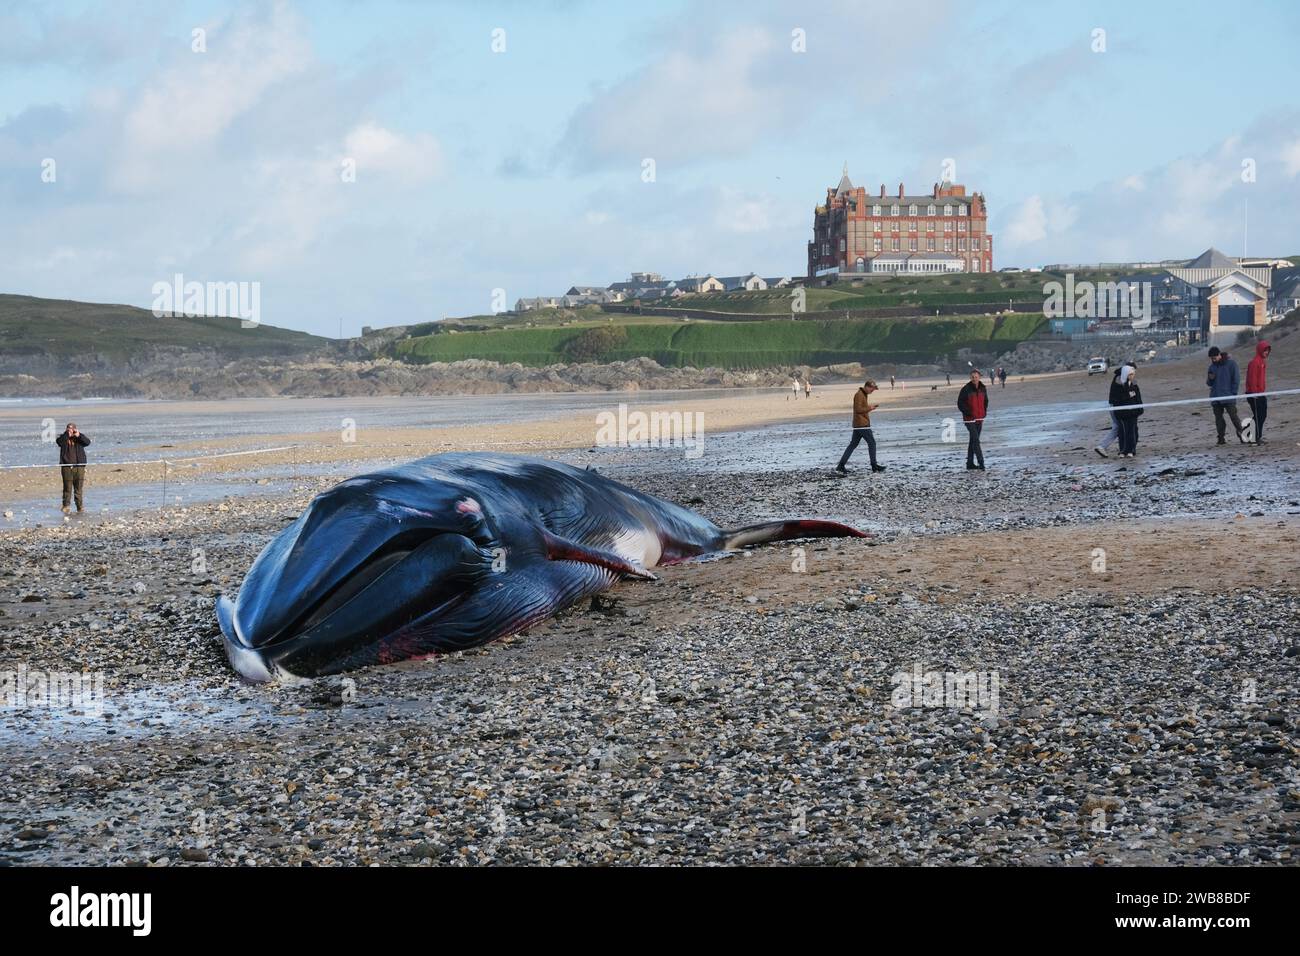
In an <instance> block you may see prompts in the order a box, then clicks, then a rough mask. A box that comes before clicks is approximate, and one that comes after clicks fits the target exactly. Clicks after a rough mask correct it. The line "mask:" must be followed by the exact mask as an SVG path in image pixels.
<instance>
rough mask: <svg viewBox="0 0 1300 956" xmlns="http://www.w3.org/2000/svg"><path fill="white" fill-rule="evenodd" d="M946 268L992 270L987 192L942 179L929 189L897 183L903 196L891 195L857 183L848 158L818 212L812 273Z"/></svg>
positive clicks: (811, 248)
mask: <svg viewBox="0 0 1300 956" xmlns="http://www.w3.org/2000/svg"><path fill="white" fill-rule="evenodd" d="M918 257H924V258H918ZM953 263H955V264H956V267H955V268H953V267H952V264H953ZM948 271H955V272H992V271H993V236H992V235H991V234H990V233H989V231H988V210H987V208H986V206H985V204H984V196H983V194H982V193H971V194H970V195H967V193H966V187H965V186H962V185H959V184H957V183H949V182H944V183H935V184H934V188H933V189H931V191H930V192H929V193H927V194H913V195H909V194H908V193H907V191H906V190H905V189H904V188H903V184H902V183H899V185H898V193H897V195H892V194H891V195H888V196H887V195H885V187H884V186H883V185H882V186H881V187H880V192H879V194H878V195H870V194H868V193H867V191H866V189H865V188H864V187H862V186H855V185H853V183H852V181H851V180H850V179H849V170H848V166H847V164H846V165H845V167H844V175H843V176H842V177H841V178H840V182H839V185H838V186H836V187H834V188H831V189H827V190H826V202H825V203H823V204H822V205H819V206H818V207H817V209H816V211H815V213H814V215H813V238H812V241H811V242H809V243H808V277H809V278H814V277H816V276H829V275H835V274H842V273H888V274H897V273H900V272H903V273H908V274H912V273H920V272H948Z"/></svg>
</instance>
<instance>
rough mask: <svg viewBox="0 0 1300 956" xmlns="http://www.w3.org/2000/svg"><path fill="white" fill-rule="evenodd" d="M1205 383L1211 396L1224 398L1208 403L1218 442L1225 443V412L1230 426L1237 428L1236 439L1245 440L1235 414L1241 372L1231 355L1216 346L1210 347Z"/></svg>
mask: <svg viewBox="0 0 1300 956" xmlns="http://www.w3.org/2000/svg"><path fill="white" fill-rule="evenodd" d="M1205 384H1206V385H1208V386H1210V397H1211V398H1214V399H1224V400H1223V401H1215V402H1211V403H1210V405H1211V407H1212V408H1213V409H1214V430H1215V431H1216V432H1217V433H1218V435H1219V441H1218V444H1220V445H1225V444H1227V442H1226V441H1225V440H1224V437H1223V436H1224V434H1225V433H1226V432H1227V430H1228V427H1227V425H1225V424H1224V421H1223V416H1224V414H1225V413H1226V414H1227V416H1228V417H1229V418H1231V419H1232V427H1233V428H1235V429H1236V430H1237V440H1238V441H1245V439H1244V438H1242V437H1241V419H1240V418H1239V417H1238V416H1237V393H1238V392H1239V391H1241V372H1240V370H1238V368H1237V363H1236V362H1235V361H1233V360H1232V357H1231V356H1229V355H1228V353H1227V352H1221V351H1219V348H1218V346H1215V347H1213V348H1211V349H1210V367H1209V368H1208V369H1207V370H1206V372H1205Z"/></svg>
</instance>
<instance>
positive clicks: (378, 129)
mask: <svg viewBox="0 0 1300 956" xmlns="http://www.w3.org/2000/svg"><path fill="white" fill-rule="evenodd" d="M342 158H347V159H354V160H356V164H357V177H358V179H360V178H361V177H362V176H365V175H366V174H367V173H369V172H378V173H381V174H391V175H393V176H396V177H397V178H398V179H400V180H401V181H402V182H404V183H406V184H408V185H409V184H413V183H419V182H424V181H426V180H428V179H431V178H433V177H434V176H436V175H438V174H439V173H440V172H441V171H442V150H441V148H440V147H439V146H438V141H437V140H435V139H434V138H433V137H432V136H430V135H429V134H427V133H419V134H416V135H415V136H403V135H401V134H400V133H394V132H393V131H392V130H389V129H385V128H384V127H382V126H379V125H378V124H376V123H362V124H361V125H359V126H356V127H354V128H353V129H351V130H349V131H348V134H347V137H346V138H345V139H344V142H343V157H342ZM336 168H338V167H336Z"/></svg>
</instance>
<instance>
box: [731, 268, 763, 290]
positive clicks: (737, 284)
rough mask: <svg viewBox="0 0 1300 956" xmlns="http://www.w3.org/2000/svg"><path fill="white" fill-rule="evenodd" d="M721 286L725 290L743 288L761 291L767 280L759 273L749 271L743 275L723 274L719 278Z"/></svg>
mask: <svg viewBox="0 0 1300 956" xmlns="http://www.w3.org/2000/svg"><path fill="white" fill-rule="evenodd" d="M721 282H722V288H723V289H724V290H725V291H727V292H736V291H740V290H743V291H745V292H761V291H762V290H763V289H766V288H767V281H766V280H765V279H764V278H763V277H762V276H760V275H756V274H755V273H753V272H751V273H749V274H748V275H743V276H723V277H722V279H721Z"/></svg>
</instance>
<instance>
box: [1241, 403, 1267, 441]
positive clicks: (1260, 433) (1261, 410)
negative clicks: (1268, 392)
mask: <svg viewBox="0 0 1300 956" xmlns="http://www.w3.org/2000/svg"><path fill="white" fill-rule="evenodd" d="M1246 401H1248V402H1250V411H1251V414H1253V415H1254V416H1255V441H1259V440H1260V439H1261V438H1263V437H1264V419H1266V418H1268V398H1267V397H1265V396H1263V395H1261V396H1260V397H1259V398H1248V399H1246Z"/></svg>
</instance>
